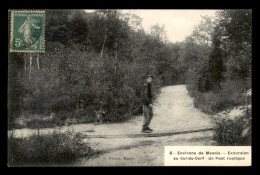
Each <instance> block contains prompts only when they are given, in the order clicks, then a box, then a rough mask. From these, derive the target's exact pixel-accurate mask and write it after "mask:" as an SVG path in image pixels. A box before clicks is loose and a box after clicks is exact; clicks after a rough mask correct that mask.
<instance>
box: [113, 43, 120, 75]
mask: <svg viewBox="0 0 260 175" xmlns="http://www.w3.org/2000/svg"><path fill="white" fill-rule="evenodd" d="M115 50H116V53H115V63H114V64H115V74H116V73H117V69H118V62H119V60H118V57H117V38H116V45H115Z"/></svg>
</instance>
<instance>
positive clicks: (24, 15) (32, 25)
mask: <svg viewBox="0 0 260 175" xmlns="http://www.w3.org/2000/svg"><path fill="white" fill-rule="evenodd" d="M44 32H45V11H33V10H32V11H29V10H28V11H27V10H21V11H18V10H11V30H10V52H35V53H36V52H38V53H39V52H44V48H45V47H44V46H45V39H44Z"/></svg>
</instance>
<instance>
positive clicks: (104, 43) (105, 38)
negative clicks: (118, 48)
mask: <svg viewBox="0 0 260 175" xmlns="http://www.w3.org/2000/svg"><path fill="white" fill-rule="evenodd" d="M106 39H107V35H106V36H105V39H104V42H103V46H102V50H101V53H100V58H101V57H102V55H103V51H104V47H105V42H106Z"/></svg>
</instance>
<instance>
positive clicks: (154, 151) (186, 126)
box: [73, 85, 215, 166]
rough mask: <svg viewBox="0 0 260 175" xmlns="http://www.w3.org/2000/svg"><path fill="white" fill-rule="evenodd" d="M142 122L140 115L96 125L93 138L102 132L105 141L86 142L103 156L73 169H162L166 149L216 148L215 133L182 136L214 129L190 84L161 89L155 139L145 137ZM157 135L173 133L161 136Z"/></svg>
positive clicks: (153, 125)
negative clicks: (175, 147)
mask: <svg viewBox="0 0 260 175" xmlns="http://www.w3.org/2000/svg"><path fill="white" fill-rule="evenodd" d="M142 123H143V117H142V116H138V117H136V118H133V119H131V120H129V121H127V122H124V123H115V124H104V125H98V126H93V128H92V130H93V131H95V132H93V135H92V136H98V135H97V133H100V134H101V133H102V137H103V136H104V138H102V137H101V138H91V139H86V142H89V141H90V143H91V145H92V147H93V148H94V149H95V148H96V149H97V150H99V151H101V154H100V155H98V156H97V157H95V158H93V159H84V158H82V159H80V160H79V161H77V162H75V163H73V166H162V165H163V158H164V146H206V145H208V146H209V145H215V142H214V141H213V139H212V135H213V133H212V132H211V131H204V132H193V133H186V134H181V133H182V131H188V132H189V131H191V130H196V129H201V128H211V127H212V126H213V123H212V122H211V121H210V117H209V116H207V115H206V114H204V113H202V112H200V111H199V110H198V109H196V108H195V107H194V105H193V99H192V98H191V97H190V96H189V95H188V91H187V90H186V85H176V86H167V87H163V88H162V89H161V93H160V94H159V96H158V98H157V100H156V102H155V106H154V117H153V119H152V121H151V124H150V127H151V128H152V129H153V130H154V132H153V133H155V137H143V135H144V134H141V132H140V131H141V127H142ZM178 131H179V134H176V135H175V134H174V133H176V132H178ZM157 133H170V134H169V135H167V134H166V136H162V137H157V136H158V134H157ZM129 135H130V136H131V137H128V136H129ZM145 135H148V136H149V134H145ZM113 136H114V137H113ZM139 136H140V137H139Z"/></svg>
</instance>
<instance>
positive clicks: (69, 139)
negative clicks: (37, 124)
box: [8, 130, 95, 166]
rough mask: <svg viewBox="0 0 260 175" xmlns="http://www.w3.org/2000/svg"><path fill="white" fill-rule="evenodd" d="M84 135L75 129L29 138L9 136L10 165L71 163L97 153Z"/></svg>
mask: <svg viewBox="0 0 260 175" xmlns="http://www.w3.org/2000/svg"><path fill="white" fill-rule="evenodd" d="M81 136H82V135H81V134H79V133H77V134H75V133H74V132H73V131H66V132H63V133H62V132H60V131H59V130H57V131H54V132H53V133H52V134H46V135H36V134H35V135H32V136H30V137H28V138H15V137H14V136H12V135H11V136H10V137H8V165H9V166H24V165H29V166H33V165H48V164H52V163H70V162H73V161H75V160H77V159H79V158H80V157H90V156H91V155H93V154H95V153H94V151H93V150H92V149H91V148H90V146H89V145H88V144H87V143H83V142H82V137H81Z"/></svg>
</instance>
